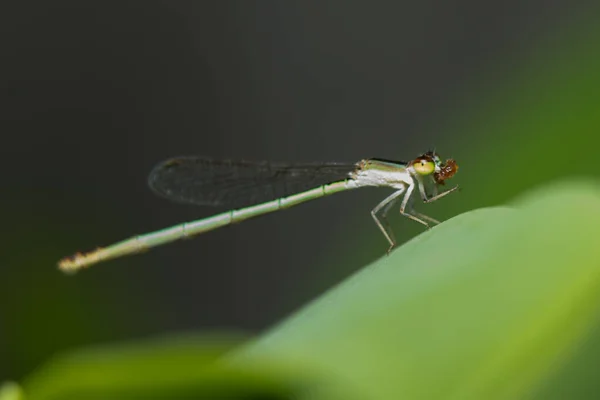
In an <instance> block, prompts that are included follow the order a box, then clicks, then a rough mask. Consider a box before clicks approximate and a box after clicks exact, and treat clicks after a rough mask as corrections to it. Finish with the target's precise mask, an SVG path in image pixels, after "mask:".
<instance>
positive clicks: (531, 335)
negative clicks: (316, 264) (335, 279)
mask: <svg viewBox="0 0 600 400" xmlns="http://www.w3.org/2000/svg"><path fill="white" fill-rule="evenodd" d="M514 205H515V207H514V208H511V209H509V208H490V209H481V210H477V211H473V212H469V213H466V214H463V215H460V216H458V217H455V218H453V219H451V220H449V221H447V222H445V223H443V224H441V225H439V226H437V227H436V228H434V229H432V230H430V231H428V232H426V233H424V234H422V235H420V236H418V237H416V238H415V239H413V240H412V241H410V242H408V243H406V244H405V245H403V246H402V247H400V248H399V249H398V250H397V251H394V252H393V254H392V255H391V256H389V257H383V258H381V259H380V260H379V261H377V262H375V263H374V264H372V265H370V266H369V267H367V268H365V269H363V270H361V271H360V272H359V273H357V274H356V275H355V276H353V277H352V278H350V279H348V280H347V281H345V282H344V283H342V284H341V285H340V286H339V287H337V288H335V289H333V290H331V291H330V292H329V293H327V294H326V295H324V296H322V297H321V298H319V299H318V300H317V301H315V302H314V303H312V304H311V305H309V306H308V307H306V308H304V309H303V310H301V311H300V312H298V313H297V314H296V315H294V316H293V317H291V318H290V319H289V320H287V321H285V322H284V323H282V324H281V325H280V326H278V327H276V328H275V329H273V330H272V331H271V332H269V333H267V334H265V335H264V336H262V337H260V338H259V339H257V341H256V342H255V343H253V344H250V345H248V347H247V348H246V349H245V350H243V351H241V352H240V353H238V354H236V356H235V357H233V359H232V360H233V361H235V362H242V363H244V362H248V361H249V360H250V361H251V362H253V363H256V362H258V361H259V360H261V359H263V358H268V359H273V360H278V362H280V363H282V364H284V363H285V364H288V365H290V366H293V367H294V368H298V365H302V366H303V367H304V368H306V369H311V370H319V371H321V374H322V375H323V376H328V377H330V378H331V379H335V380H336V381H337V382H340V383H341V384H346V385H349V386H351V387H353V389H354V390H355V392H356V393H361V395H362V396H361V397H362V398H364V399H398V398H406V399H506V398H509V399H516V398H523V397H529V396H532V395H533V394H534V393H535V391H536V390H537V388H539V387H541V386H543V385H544V384H545V381H546V380H547V379H549V377H550V376H554V378H553V379H560V376H558V377H557V376H556V374H555V373H556V370H557V369H560V366H561V365H562V364H563V363H565V362H567V360H568V359H569V358H570V357H571V356H572V355H573V352H574V351H575V350H576V349H577V348H578V346H579V345H580V344H581V343H582V341H583V340H584V339H586V338H587V340H592V339H594V338H591V339H590V338H589V337H588V336H589V332H590V329H591V328H593V327H594V326H595V325H596V324H597V323H598V316H599V313H598V311H599V307H598V305H600V290H599V285H600V246H599V245H598V238H599V237H600V191H599V189H598V187H597V185H596V184H594V183H589V182H588V183H572V184H562V185H552V186H549V187H546V188H543V189H539V190H536V191H533V192H530V193H529V194H528V195H527V196H525V197H524V198H521V199H520V200H519V201H517V202H515V203H514ZM598 364H599V363H598V362H597V361H596V362H595V363H594V365H595V367H596V368H597V367H598ZM553 374H554V375H553ZM565 398H572V397H568V396H567V397H565Z"/></svg>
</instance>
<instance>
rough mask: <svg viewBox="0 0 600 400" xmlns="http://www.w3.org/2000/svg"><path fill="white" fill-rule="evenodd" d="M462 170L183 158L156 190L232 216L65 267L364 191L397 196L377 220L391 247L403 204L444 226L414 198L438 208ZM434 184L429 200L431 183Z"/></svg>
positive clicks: (435, 164)
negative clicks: (448, 183) (390, 217)
mask: <svg viewBox="0 0 600 400" xmlns="http://www.w3.org/2000/svg"><path fill="white" fill-rule="evenodd" d="M457 170H458V165H457V164H456V162H455V161H454V160H453V159H448V160H446V162H442V160H441V159H440V157H439V156H438V154H436V153H435V152H434V151H429V152H427V153H424V154H422V155H420V156H419V157H417V158H415V159H414V160H412V161H409V162H398V161H387V160H381V159H365V160H361V161H359V162H357V163H355V164H348V163H325V164H323V163H321V164H278V163H268V162H248V161H216V160H211V159H208V158H204V157H197V156H191V157H177V158H172V159H169V160H166V161H164V162H162V163H160V164H158V165H157V166H156V167H155V168H154V169H153V170H152V172H151V173H150V176H149V178H148V183H149V185H150V188H152V190H153V191H154V192H156V193H157V194H159V195H160V196H163V197H166V198H168V199H170V200H173V201H176V202H181V203H188V204H197V205H209V206H227V207H229V208H231V210H230V211H227V212H224V213H221V214H217V215H214V216H211V217H208V218H204V219H200V220H197V221H192V222H185V223H183V224H180V225H176V226H172V227H170V228H166V229H163V230H160V231H156V232H152V233H147V234H144V235H139V236H135V237H132V238H130V239H127V240H124V241H122V242H118V243H115V244H113V245H111V246H108V247H105V248H98V249H96V250H92V251H90V252H87V253H77V254H75V255H73V256H71V257H66V258H63V259H62V260H60V262H59V263H58V265H59V268H60V269H62V270H63V271H75V270H78V269H80V268H84V267H88V266H90V265H92V264H96V263H98V262H101V261H106V260H110V259H113V258H117V257H121V256H125V255H128V254H135V253H140V252H142V251H145V250H148V249H150V248H152V247H155V246H160V245H162V244H165V243H169V242H173V241H175V240H179V239H183V238H189V237H192V236H195V235H198V234H201V233H204V232H208V231H211V230H213V229H217V228H220V227H222V226H226V225H229V224H233V223H236V222H240V221H244V220H246V219H248V218H252V217H257V216H259V215H263V214H267V213H270V212H273V211H278V210H281V209H284V208H288V207H292V206H295V205H297V204H300V203H304V202H306V201H309V200H313V199H316V198H319V197H323V196H326V195H330V194H333V193H338V192H343V191H346V190H350V189H358V188H361V187H367V186H375V187H389V188H391V189H394V192H393V193H392V194H390V195H389V196H388V197H386V198H385V199H384V200H383V201H382V202H381V203H379V204H378V205H377V206H376V207H375V208H374V209H373V210H372V211H371V215H372V217H373V219H374V220H375V223H376V224H377V226H378V227H379V229H380V230H381V232H382V233H383V235H384V236H385V238H386V239H387V241H388V242H389V244H390V247H389V249H388V253H389V252H390V251H391V250H392V249H393V248H394V247H395V246H396V239H395V238H394V233H393V231H392V229H391V227H390V225H389V223H388V221H387V218H386V216H387V213H388V212H389V210H390V209H391V208H392V207H393V205H394V204H396V203H397V202H398V201H399V200H400V199H402V201H401V203H400V213H401V214H402V215H404V216H406V217H408V218H410V219H412V220H414V221H417V222H420V223H421V224H423V225H425V226H426V227H429V226H430V224H439V221H437V220H435V219H433V218H431V217H428V216H426V215H423V214H421V213H418V212H416V211H415V210H414V209H413V206H412V200H413V196H412V195H413V193H414V190H415V188H418V191H419V193H420V196H421V199H422V200H423V202H425V203H431V202H432V201H435V200H437V199H439V198H441V197H444V196H446V195H447V194H449V193H451V192H453V191H455V190H456V189H458V186H455V187H453V188H451V189H448V190H446V191H443V192H441V193H438V186H440V185H443V184H444V181H445V180H446V179H449V178H451V177H452V176H453V175H454V174H455V173H456V171H457ZM426 179H427V180H430V181H432V182H433V185H432V191H433V193H432V194H431V195H430V194H428V193H427V189H426V185H425V182H426Z"/></svg>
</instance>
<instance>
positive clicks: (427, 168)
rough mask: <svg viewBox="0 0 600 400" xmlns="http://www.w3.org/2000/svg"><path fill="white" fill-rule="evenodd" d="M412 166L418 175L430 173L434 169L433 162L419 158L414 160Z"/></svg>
mask: <svg viewBox="0 0 600 400" xmlns="http://www.w3.org/2000/svg"><path fill="white" fill-rule="evenodd" d="M413 168H414V169H415V171H417V173H418V174H419V175H430V174H432V173H433V172H434V171H435V163H434V162H433V161H429V160H426V159H424V158H421V159H419V160H416V161H415V163H414V164H413Z"/></svg>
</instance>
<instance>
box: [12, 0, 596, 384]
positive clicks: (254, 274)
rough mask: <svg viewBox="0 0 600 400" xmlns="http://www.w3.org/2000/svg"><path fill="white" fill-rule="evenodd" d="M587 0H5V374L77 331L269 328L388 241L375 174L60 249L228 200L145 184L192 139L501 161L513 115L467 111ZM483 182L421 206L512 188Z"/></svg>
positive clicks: (141, 333)
mask: <svg viewBox="0 0 600 400" xmlns="http://www.w3.org/2000/svg"><path fill="white" fill-rule="evenodd" d="M588 3H590V4H591V3H592V2H583V1H571V2H564V1H558V0H527V1H522V0H521V1H517V0H511V1H503V2H500V1H496V2H480V1H475V0H462V1H454V2H446V1H442V0H424V1H412V2H398V1H377V2H366V1H355V0H346V1H339V0H338V1H333V0H331V1H327V0H320V1H285V2H282V1H266V0H265V1H243V0H240V1H201V2H200V1H198V2H194V1H166V0H165V1H157V0H153V1H144V2H141V1H118V2H117V1H112V2H111V1H85V2H81V1H53V2H44V1H27V2H4V3H2V5H0V30H1V33H2V34H1V35H0V49H1V54H2V56H1V63H0V88H1V91H0V116H1V117H0V132H1V134H2V138H3V141H2V143H1V144H0V152H1V157H0V165H1V167H2V169H1V170H2V173H1V175H0V179H1V197H0V204H1V205H2V206H1V207H0V215H1V216H2V217H1V221H2V226H3V229H2V230H1V231H0V232H1V233H0V239H1V240H2V246H1V252H0V284H1V285H0V381H1V380H3V379H8V378H10V379H19V378H21V377H22V376H23V375H24V374H26V373H28V372H29V371H31V369H32V368H34V367H35V366H36V365H38V364H39V363H40V362H42V361H44V360H45V359H47V358H48V357H49V356H51V355H52V354H55V353H56V352H59V351H61V350H64V349H68V348H73V347H76V346H80V345H86V344H95V343H105V342H113V341H119V340H124V339H137V338H142V337H147V336H152V335H156V334H163V333H167V332H174V331H188V330H212V329H231V330H241V331H245V332H249V333H258V332H260V331H261V330H263V329H265V328H267V327H269V326H271V325H272V324H274V323H276V322H277V321H279V320H281V319H282V318H284V317H285V316H286V315H288V314H290V313H291V312H293V311H294V310H296V309H298V308H299V307H301V306H302V305H303V304H305V303H306V302H308V301H310V299H312V298H314V297H315V296H317V295H318V294H320V293H322V292H323V291H325V290H327V289H328V288H330V287H332V286H333V285H335V284H336V283H338V282H340V281H341V280H342V279H344V277H346V276H348V275H350V274H351V273H352V272H353V271H356V270H358V269H360V268H361V267H363V266H364V265H365V264H367V263H368V262H370V261H372V260H374V259H376V258H378V257H381V256H382V255H383V254H384V252H385V250H386V248H387V243H386V241H385V239H384V238H383V236H382V235H381V234H380V233H379V231H378V230H377V228H376V226H375V225H374V224H373V222H372V220H371V216H370V215H369V212H370V210H371V209H372V208H373V207H374V206H375V205H376V204H377V203H378V201H380V200H381V199H382V198H383V197H384V196H385V195H386V193H387V192H386V191H385V190H378V189H370V190H364V191H357V192H353V193H344V194H339V195H335V196H332V197H329V198H326V199H322V200H319V201H316V202H313V203H308V204H305V205H302V206H299V207H297V208H293V209H290V210H288V211H285V212H281V213H275V214H272V215H269V216H266V217H263V218H259V219H256V220H251V221H247V222H245V223H243V224H239V225H235V226H233V227H227V228H224V229H221V230H217V231H214V232H211V233H207V234H205V235H203V236H201V237H198V238H196V239H194V240H190V241H186V242H178V243H175V244H171V245H168V246H164V247H160V248H157V249H155V250H152V251H150V252H148V253H145V254H142V255H136V256H134V257H128V258H123V259H119V260H115V261H111V262H109V263H105V264H99V265H97V266H94V267H93V268H91V269H90V270H87V271H84V272H82V273H80V274H77V275H75V276H65V275H63V274H61V273H60V272H59V271H58V270H57V268H56V262H57V260H58V259H60V258H61V257H63V256H66V255H69V254H71V253H73V252H75V251H77V250H86V249H89V248H92V247H95V246H99V245H108V244H110V243H113V242H115V241H118V240H121V239H125V238H128V237H130V236H132V235H134V234H137V233H144V232H148V231H152V230H157V229H160V228H163V227H167V226H170V225H173V224H176V223H180V222H184V221H189V220H194V219H198V218H202V217H205V216H209V215H211V214H212V213H215V212H217V211H223V210H213V209H209V208H201V207H192V206H182V205H178V204H172V203H169V202H168V201H166V200H164V199H161V198H158V197H156V196H154V195H153V193H152V192H151V191H150V190H149V189H148V188H147V186H146V177H147V174H148V172H149V171H150V169H151V168H152V167H153V166H154V165H155V164H156V163H157V162H159V161H161V160H163V159H165V158H169V157H172V156H176V155H184V154H199V155H207V156H211V157H215V158H229V157H231V158H245V159H251V160H263V159H266V160H276V161H290V162H294V161H357V160H359V159H361V158H366V157H380V158H387V159H399V160H404V159H410V158H411V157H414V156H416V155H418V154H419V153H421V152H422V151H424V150H428V149H430V148H432V147H436V148H437V150H438V151H439V152H440V153H441V155H442V156H446V157H450V156H454V157H456V158H457V159H458V163H459V165H461V167H462V169H461V170H460V172H459V174H458V175H457V176H456V179H455V181H456V182H457V183H462V182H461V175H462V176H468V171H469V170H470V171H471V173H478V174H480V176H482V177H484V176H485V173H484V171H485V168H486V166H487V165H488V163H496V162H498V160H499V159H500V158H501V157H502V151H503V148H502V147H496V144H499V143H505V144H506V147H507V148H511V147H513V146H514V147H519V146H520V145H521V143H520V142H519V140H518V138H517V139H515V137H513V136H510V135H511V134H512V133H513V132H507V131H502V130H501V129H496V130H494V129H490V130H483V131H477V132H475V133H474V134H472V135H470V136H468V139H465V137H463V136H461V135H462V132H461V130H462V129H463V128H464V127H465V126H469V122H468V121H469V117H468V116H469V115H471V114H472V113H473V111H472V110H474V109H476V108H477V107H478V106H479V103H480V99H481V98H489V97H490V93H502V94H503V95H505V96H507V97H514V98H516V99H518V98H519V97H520V95H521V94H520V93H519V83H514V81H512V82H513V86H509V87H507V86H506V82H507V81H510V80H511V79H512V77H513V76H516V75H518V74H520V73H521V72H522V70H524V69H526V68H527V66H528V65H530V63H531V59H530V57H531V54H532V52H534V51H535V50H536V49H537V48H538V46H541V44H543V45H544V46H546V47H547V48H552V43H553V41H554V40H557V39H556V37H557V36H556V35H557V34H556V32H563V33H564V32H565V31H568V30H569V29H572V28H571V27H573V26H575V27H576V26H578V25H579V21H580V20H581V21H582V20H584V19H586V18H587V20H589V19H590V13H591V12H592V10H591V8H590V6H589V5H588ZM588 22H589V21H588ZM561 37H562V36H561ZM548 46H550V47H548ZM561 46H566V47H569V44H568V43H566V44H565V43H562V45H561ZM548 62H549V63H551V62H552V58H551V57H550V58H548ZM541 65H546V61H544V62H541ZM532 73H533V74H535V71H533V72H532ZM492 97H493V96H492ZM459 137H460V140H459ZM486 144H487V147H486ZM474 153H477V154H476V155H474ZM461 155H463V156H464V158H463V159H465V160H466V159H467V157H466V156H467V155H471V156H473V157H471V160H474V162H473V163H472V164H471V165H469V163H466V164H465V163H462V164H461V158H460V157H459V156H461ZM475 161H476V162H475ZM525 172H526V173H527V172H529V170H527V169H525ZM465 179H466V178H465ZM487 185H488V184H487V183H486V184H485V185H484V186H485V187H473V186H471V187H465V188H464V190H463V191H462V192H461V193H460V194H458V195H456V196H451V197H449V198H447V199H444V202H445V203H446V204H447V205H449V207H450V208H448V209H444V208H438V205H437V204H433V205H427V206H421V207H420V210H421V211H426V212H427V214H429V215H432V216H434V217H439V218H442V219H444V218H448V217H451V216H452V215H455V214H457V213H459V212H464V211H468V210H469V209H471V208H473V207H476V206H487V205H494V204H499V203H501V202H503V201H505V200H507V199H509V198H510V196H509V194H510V193H509V194H506V195H504V194H503V193H505V192H504V191H502V190H501V189H497V190H498V191H497V192H495V193H499V194H500V196H497V197H496V198H493V199H492V198H485V199H484V198H483V197H481V200H480V201H479V202H473V201H471V202H470V203H469V202H463V201H462V200H463V199H464V198H465V197H469V196H472V194H473V193H476V192H477V191H482V190H488V189H489V187H488V186H487ZM520 185H521V186H519V187H517V188H515V192H518V191H519V190H521V189H524V188H525V187H526V186H527V185H528V181H523V183H521V184H520ZM486 188H487V189H486ZM469 193H471V194H469ZM511 193H512V192H511ZM440 207H441V206H440ZM392 223H393V225H394V226H395V230H396V231H397V232H398V231H401V233H398V236H399V238H400V239H402V240H406V239H408V238H410V237H411V236H414V235H415V234H418V233H419V232H421V231H422V227H420V226H418V224H414V223H411V222H408V221H405V220H403V219H401V218H400V216H398V215H397V213H394V216H393V218H392Z"/></svg>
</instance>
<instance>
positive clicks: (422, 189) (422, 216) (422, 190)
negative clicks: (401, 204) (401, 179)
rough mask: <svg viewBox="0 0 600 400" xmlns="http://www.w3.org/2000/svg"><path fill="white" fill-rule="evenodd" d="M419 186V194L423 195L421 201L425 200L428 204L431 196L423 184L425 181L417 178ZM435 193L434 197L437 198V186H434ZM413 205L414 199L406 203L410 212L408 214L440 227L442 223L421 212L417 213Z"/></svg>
mask: <svg viewBox="0 0 600 400" xmlns="http://www.w3.org/2000/svg"><path fill="white" fill-rule="evenodd" d="M417 185H418V186H419V192H420V193H421V199H423V202H427V201H426V200H427V199H429V198H430V197H429V195H428V194H427V190H426V188H425V184H424V183H423V180H422V179H420V178H417ZM433 192H434V195H433V197H435V196H437V195H438V194H437V186H435V185H434V186H433ZM413 203H414V199H413V198H411V199H410V200H408V202H407V203H406V209H407V210H408V212H409V213H410V214H412V215H414V216H416V217H418V218H420V219H422V220H425V221H429V222H431V223H432V224H435V225H438V224H439V223H440V221H438V220H437V219H434V218H431V217H429V216H427V215H425V214H421V213H420V212H418V211H416V210H415V209H414V208H413Z"/></svg>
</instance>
